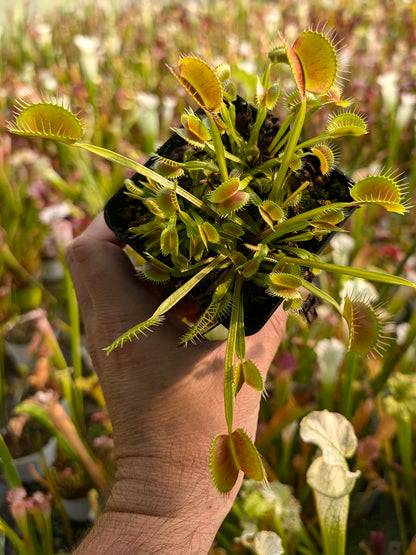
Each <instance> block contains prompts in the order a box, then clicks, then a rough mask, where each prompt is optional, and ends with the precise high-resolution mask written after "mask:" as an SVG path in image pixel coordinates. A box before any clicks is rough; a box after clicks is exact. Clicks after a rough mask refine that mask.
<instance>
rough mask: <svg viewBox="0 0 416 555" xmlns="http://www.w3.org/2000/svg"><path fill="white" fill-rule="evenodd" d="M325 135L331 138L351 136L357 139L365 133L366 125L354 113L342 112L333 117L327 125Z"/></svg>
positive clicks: (362, 119) (361, 118) (363, 120)
mask: <svg viewBox="0 0 416 555" xmlns="http://www.w3.org/2000/svg"><path fill="white" fill-rule="evenodd" d="M327 133H328V135H330V136H331V137H334V138H335V137H344V136H345V135H353V136H354V137H359V136H361V135H365V134H366V133H367V123H366V121H365V119H364V118H363V117H361V116H360V115H358V114H356V113H355V112H343V113H341V114H337V115H335V116H333V117H332V118H331V119H330V120H329V123H328V126H327Z"/></svg>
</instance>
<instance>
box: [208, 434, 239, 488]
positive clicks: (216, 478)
mask: <svg viewBox="0 0 416 555" xmlns="http://www.w3.org/2000/svg"><path fill="white" fill-rule="evenodd" d="M209 469H210V472H211V476H212V480H213V482H214V484H215V487H216V488H217V490H218V491H219V492H220V493H228V492H229V491H231V490H232V488H233V487H234V485H235V483H236V481H237V478H238V473H239V468H238V466H237V464H236V461H235V458H234V456H233V452H232V448H231V440H230V436H229V435H228V434H218V435H217V436H215V437H214V439H213V440H212V443H211V448H210V454H209Z"/></svg>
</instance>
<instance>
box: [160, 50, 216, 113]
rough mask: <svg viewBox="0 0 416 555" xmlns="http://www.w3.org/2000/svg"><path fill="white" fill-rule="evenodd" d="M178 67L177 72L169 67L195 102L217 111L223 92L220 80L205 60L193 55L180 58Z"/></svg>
mask: <svg viewBox="0 0 416 555" xmlns="http://www.w3.org/2000/svg"><path fill="white" fill-rule="evenodd" d="M168 67H169V66H168ZM178 68H179V74H178V73H176V72H175V71H174V70H173V69H172V68H170V67H169V69H170V71H171V72H172V73H173V75H174V76H175V77H176V78H177V79H178V81H179V82H180V83H181V85H182V86H183V87H184V89H185V90H186V91H187V92H188V93H189V94H190V95H191V96H192V97H193V99H194V100H195V101H196V102H197V104H199V106H201V107H202V108H206V109H208V110H209V111H210V112H214V113H216V112H219V111H220V108H221V104H222V99H223V93H222V88H221V82H220V80H219V79H218V76H217V74H216V73H215V71H214V70H213V69H212V68H211V67H210V66H209V65H208V64H207V63H206V62H204V61H203V60H201V59H200V58H195V57H193V56H186V57H184V58H181V59H180V60H179V62H178Z"/></svg>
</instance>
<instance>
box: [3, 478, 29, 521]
mask: <svg viewBox="0 0 416 555" xmlns="http://www.w3.org/2000/svg"><path fill="white" fill-rule="evenodd" d="M26 496H27V492H26V490H25V488H24V487H22V486H18V487H14V488H11V489H9V491H8V492H7V495H6V500H7V502H8V503H9V508H10V513H11V514H12V516H13V518H14V519H15V521H16V522H17V524H18V525H19V527H21V526H23V527H26V524H27V499H26Z"/></svg>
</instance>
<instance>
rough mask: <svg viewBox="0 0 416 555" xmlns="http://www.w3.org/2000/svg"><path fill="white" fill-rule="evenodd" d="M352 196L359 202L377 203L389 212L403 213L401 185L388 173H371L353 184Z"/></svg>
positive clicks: (404, 208)
mask: <svg viewBox="0 0 416 555" xmlns="http://www.w3.org/2000/svg"><path fill="white" fill-rule="evenodd" d="M350 194H351V196H352V198H353V199H354V200H355V201H356V202H359V203H360V204H378V205H380V206H383V207H384V208H385V209H386V210H388V211H389V212H397V213H398V214H404V213H405V211H406V207H405V206H404V205H403V204H402V187H401V185H400V184H399V183H398V182H397V179H395V178H394V177H393V176H391V175H388V174H383V175H371V176H369V177H365V178H364V179H361V180H360V181H358V182H357V183H356V184H355V185H353V186H352V187H351V189H350Z"/></svg>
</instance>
